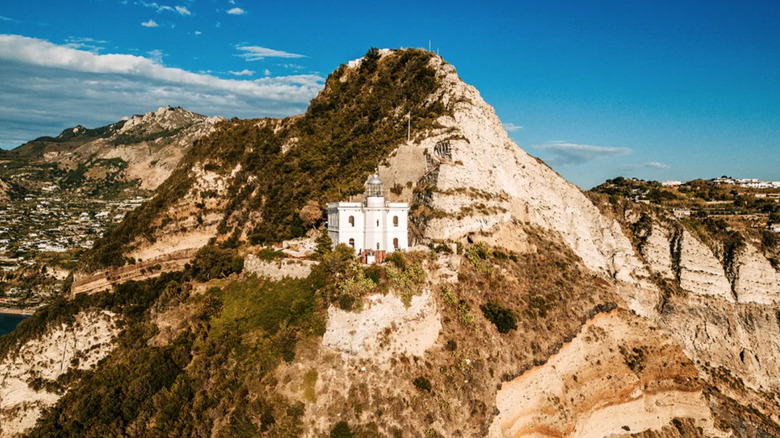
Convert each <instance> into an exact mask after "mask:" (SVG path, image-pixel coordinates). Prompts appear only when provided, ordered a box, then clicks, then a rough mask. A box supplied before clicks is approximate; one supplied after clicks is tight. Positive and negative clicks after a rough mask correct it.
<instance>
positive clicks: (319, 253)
mask: <svg viewBox="0 0 780 438" xmlns="http://www.w3.org/2000/svg"><path fill="white" fill-rule="evenodd" d="M316 243H317V248H316V249H315V250H314V257H315V258H318V259H321V258H322V257H323V256H324V255H325V254H328V253H330V252H331V251H333V239H331V238H330V234H328V230H326V229H325V228H323V229H322V231H321V232H320V235H319V237H317V240H316Z"/></svg>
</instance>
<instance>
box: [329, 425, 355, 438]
mask: <svg viewBox="0 0 780 438" xmlns="http://www.w3.org/2000/svg"><path fill="white" fill-rule="evenodd" d="M330 438H355V434H354V433H352V429H350V428H349V424H347V422H346V421H339V422H338V423H336V425H335V426H333V429H331V430H330Z"/></svg>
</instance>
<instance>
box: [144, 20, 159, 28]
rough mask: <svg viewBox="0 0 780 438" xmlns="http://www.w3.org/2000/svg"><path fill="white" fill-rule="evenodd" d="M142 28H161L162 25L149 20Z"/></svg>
mask: <svg viewBox="0 0 780 438" xmlns="http://www.w3.org/2000/svg"><path fill="white" fill-rule="evenodd" d="M141 26H143V27H159V26H160V25H159V24H157V22H156V21H154V20H152V19H149V21H144V22H143V23H141Z"/></svg>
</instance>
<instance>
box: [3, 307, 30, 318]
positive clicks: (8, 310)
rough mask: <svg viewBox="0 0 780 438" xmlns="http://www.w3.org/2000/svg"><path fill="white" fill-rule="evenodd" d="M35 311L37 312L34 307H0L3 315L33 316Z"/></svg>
mask: <svg viewBox="0 0 780 438" xmlns="http://www.w3.org/2000/svg"><path fill="white" fill-rule="evenodd" d="M33 313H35V310H34V309H16V308H13V307H0V314H2V315H17V316H31V315H32V314H33Z"/></svg>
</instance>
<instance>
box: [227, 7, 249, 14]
mask: <svg viewBox="0 0 780 438" xmlns="http://www.w3.org/2000/svg"><path fill="white" fill-rule="evenodd" d="M227 13H228V14H230V15H244V14H246V11H245V10H243V9H241V8H239V7H235V8H231V9H228V11H227Z"/></svg>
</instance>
